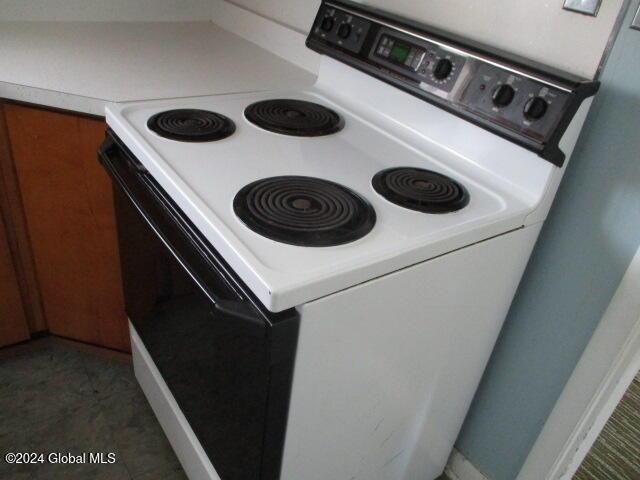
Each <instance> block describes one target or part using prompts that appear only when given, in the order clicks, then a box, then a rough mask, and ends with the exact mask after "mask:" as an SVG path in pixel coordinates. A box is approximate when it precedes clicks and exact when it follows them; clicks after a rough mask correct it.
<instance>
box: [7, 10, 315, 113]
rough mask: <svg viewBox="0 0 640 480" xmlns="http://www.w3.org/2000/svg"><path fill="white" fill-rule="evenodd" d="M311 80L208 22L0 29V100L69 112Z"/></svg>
mask: <svg viewBox="0 0 640 480" xmlns="http://www.w3.org/2000/svg"><path fill="white" fill-rule="evenodd" d="M314 79H315V77H314V76H313V75H312V74H311V73H309V72H308V71H306V70H303V69H301V68H299V67H297V66H295V65H293V64H291V63H289V62H287V61H286V60H284V59H282V58H280V57H278V56H276V55H274V54H273V53H270V52H268V51H267V50H265V49H262V48H260V47H258V46H257V45H255V44H253V43H251V42H249V41H248V40H245V39H244V38H241V37H239V36H237V35H234V34H232V33H230V32H228V31H226V30H223V29H222V28H220V27H218V26H216V25H214V24H212V23H210V22H179V23H173V22H153V23H151V22H150V23H139V22H122V23H111V22H0V98H6V99H11V100H19V101H23V102H30V103H36V104H41V105H46V106H51V107H55V108H62V109H66V110H74V111H79V112H84V113H89V114H94V115H104V105H105V103H107V102H124V101H131V100H148V99H158V98H174V97H188V96H198V95H213V94H221V93H233V92H246V91H255V90H266V89H282V88H288V87H293V86H299V85H309V84H311V83H312V82H313V81H314Z"/></svg>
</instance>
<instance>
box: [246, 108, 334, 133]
mask: <svg viewBox="0 0 640 480" xmlns="http://www.w3.org/2000/svg"><path fill="white" fill-rule="evenodd" d="M244 115H245V117H247V120H249V121H250V122H251V123H253V124H254V125H257V126H258V127H260V128H263V129H265V130H268V131H270V132H275V133H281V134H284V135H293V136H297V137H319V136H322V135H329V134H332V133H336V132H338V131H340V130H342V127H343V122H342V119H341V118H340V116H339V115H338V114H337V113H336V112H334V111H333V110H329V109H328V108H326V107H323V106H322V105H318V104H317V103H312V102H305V101H302V100H287V99H277V100H265V101H262V102H257V103H254V104H251V105H249V106H248V107H247V109H246V110H245V112H244Z"/></svg>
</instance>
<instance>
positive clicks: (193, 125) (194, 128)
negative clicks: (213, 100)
mask: <svg viewBox="0 0 640 480" xmlns="http://www.w3.org/2000/svg"><path fill="white" fill-rule="evenodd" d="M147 126H148V127H149V129H150V130H153V131H154V132H156V133H157V134H158V135H160V136H161V137H164V138H170V139H171V140H179V141H182V142H212V141H215V140H222V139H223V138H227V137H228V136H229V135H231V134H232V133H233V132H235V131H236V126H235V124H234V123H233V122H232V121H231V120H230V119H229V118H227V117H225V116H224V115H220V114H219V113H215V112H209V111H207V110H196V109H188V108H183V109H179V110H168V111H166V112H160V113H157V114H155V115H154V116H153V117H151V118H150V119H149V121H148V122H147Z"/></svg>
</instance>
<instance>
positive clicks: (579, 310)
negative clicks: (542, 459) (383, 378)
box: [457, 0, 640, 480]
mask: <svg viewBox="0 0 640 480" xmlns="http://www.w3.org/2000/svg"><path fill="white" fill-rule="evenodd" d="M631 3H632V6H631V10H630V11H629V14H628V15H627V18H626V19H625V21H624V24H623V29H622V31H621V33H620V35H619V36H618V39H617V41H616V44H615V46H614V50H613V52H612V56H611V58H610V60H609V62H608V64H607V66H606V68H605V71H604V73H603V76H602V78H601V81H602V88H601V91H600V93H599V94H598V96H597V97H596V99H595V101H594V104H593V107H592V110H591V113H590V115H589V118H588V120H587V123H586V126H585V128H584V130H583V133H582V135H581V137H580V141H579V144H578V147H577V149H576V151H575V154H574V155H573V158H572V160H571V163H570V164H569V166H568V168H567V172H566V175H565V177H564V180H563V183H562V185H561V187H560V191H559V192H558V196H557V198H556V202H555V204H554V206H553V208H552V211H551V214H550V216H549V218H548V220H547V222H546V225H545V227H544V228H543V231H542V234H541V237H540V240H539V242H538V245H537V247H536V249H535V251H534V254H533V256H532V258H531V261H530V262H529V266H528V267H527V271H526V273H525V277H524V279H523V281H522V283H521V285H520V288H519V290H518V294H517V295H516V298H515V300H514V303H513V305H512V307H511V311H510V313H509V316H508V318H507V321H506V323H505V327H504V329H503V331H502V334H501V336H500V339H499V340H498V344H497V347H496V349H495V351H494V354H493V356H492V359H491V361H490V363H489V367H488V369H487V371H486V373H485V376H484V378H483V380H482V383H481V386H480V389H479V391H478V393H477V395H476V398H475V400H474V403H473V405H472V408H471V410H470V413H469V415H468V417H467V419H466V421H465V425H464V427H463V430H462V432H461V435H460V437H459V438H458V442H457V448H458V449H459V450H460V451H461V452H462V453H463V454H464V455H465V456H466V457H467V458H468V459H469V460H470V461H471V462H472V463H473V464H474V465H475V466H476V467H477V468H478V469H479V470H480V471H482V472H483V473H485V474H486V475H487V476H488V477H489V478H490V479H493V480H513V479H515V477H516V476H517V474H518V472H519V470H520V468H521V467H522V464H523V463H524V460H525V458H526V457H527V454H528V453H529V451H530V450H531V447H532V446H533V443H534V442H535V440H536V437H537V436H538V434H539V433H540V430H541V429H542V426H543V424H544V422H545V420H546V418H547V417H548V415H549V413H550V412H551V409H552V408H553V405H554V403H555V402H556V400H557V398H558V396H559V395H560V393H561V390H562V388H563V387H564V385H565V383H566V381H567V379H568V377H569V375H570V374H571V372H572V370H573V368H574V367H575V365H576V362H577V361H578V359H579V357H580V355H581V353H582V351H583V350H584V348H585V346H586V344H587V342H588V341H589V339H590V338H591V335H592V334H593V331H594V329H595V327H596V325H597V323H598V321H599V320H600V318H601V316H602V314H603V312H604V310H605V309H606V307H607V305H608V304H609V301H610V300H611V297H612V295H613V293H614V291H615V289H616V287H617V286H618V284H619V282H620V279H621V278H622V275H623V273H624V271H625V270H626V268H627V266H628V265H629V262H630V261H631V258H632V256H633V254H634V253H635V252H636V250H637V248H638V245H639V244H640V31H636V30H630V29H629V28H628V27H629V25H630V23H631V18H632V13H635V11H636V10H637V8H638V0H633V1H632V2H631Z"/></svg>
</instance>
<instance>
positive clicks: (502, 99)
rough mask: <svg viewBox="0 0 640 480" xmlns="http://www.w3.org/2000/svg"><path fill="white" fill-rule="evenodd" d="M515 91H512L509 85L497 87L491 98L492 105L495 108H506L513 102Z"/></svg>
mask: <svg viewBox="0 0 640 480" xmlns="http://www.w3.org/2000/svg"><path fill="white" fill-rule="evenodd" d="M515 95H516V91H515V90H514V89H513V87H512V86H511V85H507V84H504V85H499V86H498V87H497V88H496V89H495V90H494V91H493V96H492V97H491V98H492V100H493V104H494V105H495V106H496V107H506V106H508V105H509V104H511V102H512V101H513V97H515Z"/></svg>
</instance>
